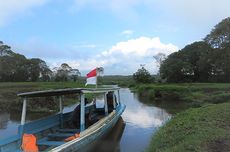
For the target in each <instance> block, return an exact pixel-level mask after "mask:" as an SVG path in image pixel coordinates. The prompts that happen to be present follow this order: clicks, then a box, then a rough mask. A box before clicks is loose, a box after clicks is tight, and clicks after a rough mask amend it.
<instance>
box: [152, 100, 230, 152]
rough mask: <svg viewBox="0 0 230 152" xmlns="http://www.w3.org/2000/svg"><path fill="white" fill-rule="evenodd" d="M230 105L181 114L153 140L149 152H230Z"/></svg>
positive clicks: (225, 104) (187, 111)
mask: <svg viewBox="0 0 230 152" xmlns="http://www.w3.org/2000/svg"><path fill="white" fill-rule="evenodd" d="M229 109H230V103H223V104H217V105H207V106H204V107H200V108H192V109H189V110H186V111H184V112H182V113H179V114H177V115H176V116H175V118H173V119H172V120H171V121H170V122H168V123H167V125H165V126H163V127H162V128H160V129H159V131H158V132H157V133H156V134H155V135H154V136H153V139H152V142H151V145H150V146H149V148H148V150H147V151H148V152H153V151H154V152H155V151H159V152H163V151H164V152H171V151H191V152H192V151H198V152H204V151H229V149H230V142H229V141H230V132H229V130H230V117H229V116H230V110H229Z"/></svg>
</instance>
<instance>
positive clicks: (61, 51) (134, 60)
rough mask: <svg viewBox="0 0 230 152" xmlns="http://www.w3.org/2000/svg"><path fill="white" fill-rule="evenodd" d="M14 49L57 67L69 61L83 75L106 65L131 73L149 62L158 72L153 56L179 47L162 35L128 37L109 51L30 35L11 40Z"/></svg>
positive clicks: (107, 68)
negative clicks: (29, 36) (18, 41)
mask: <svg viewBox="0 0 230 152" xmlns="http://www.w3.org/2000/svg"><path fill="white" fill-rule="evenodd" d="M10 45H11V46H13V50H15V51H16V52H18V51H17V50H19V51H21V50H23V51H22V52H18V53H22V54H25V55H27V57H39V58H41V59H43V60H45V61H46V62H47V63H48V65H50V66H51V68H53V67H58V66H60V65H61V64H62V63H67V64H69V65H70V66H71V67H73V68H77V69H79V70H80V72H81V73H82V74H83V75H84V74H85V73H86V72H87V71H89V70H91V69H93V68H95V67H101V66H102V67H104V68H105V75H106V74H122V75H127V74H132V73H134V72H135V71H136V70H137V69H138V68H139V67H140V64H146V66H145V67H146V68H147V69H148V70H149V71H150V72H151V73H156V72H157V70H158V67H157V65H156V63H155V62H154V60H153V56H154V55H156V54H158V53H164V54H166V55H168V54H170V53H172V52H175V51H177V50H178V47H177V46H175V45H173V44H171V43H168V44H167V43H163V42H161V40H160V38H159V37H144V36H143V37H139V38H135V39H129V40H127V41H122V42H118V43H117V44H115V45H113V46H111V47H110V49H108V50H106V51H99V52H98V51H95V49H94V48H92V49H88V48H81V49H80V50H79V49H78V48H73V47H72V46H59V45H57V44H50V43H49V44H47V43H44V42H41V41H39V40H38V39H36V38H31V39H30V40H28V41H27V42H25V43H17V44H10Z"/></svg>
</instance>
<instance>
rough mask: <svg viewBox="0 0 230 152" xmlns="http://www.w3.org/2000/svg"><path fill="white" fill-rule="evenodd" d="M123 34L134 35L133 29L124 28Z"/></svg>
mask: <svg viewBox="0 0 230 152" xmlns="http://www.w3.org/2000/svg"><path fill="white" fill-rule="evenodd" d="M121 34H122V35H132V34H133V31H132V30H124V31H122V32H121Z"/></svg>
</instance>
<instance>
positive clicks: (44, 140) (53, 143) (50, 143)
mask: <svg viewBox="0 0 230 152" xmlns="http://www.w3.org/2000/svg"><path fill="white" fill-rule="evenodd" d="M64 143H65V142H64V141H52V140H48V138H47V137H45V138H42V139H40V140H38V141H37V145H46V146H60V145H62V144H64Z"/></svg>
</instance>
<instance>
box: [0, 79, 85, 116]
mask: <svg viewBox="0 0 230 152" xmlns="http://www.w3.org/2000/svg"><path fill="white" fill-rule="evenodd" d="M83 86H84V84H83V83H74V82H16V83H9V82H8V83H0V110H1V111H12V110H20V109H21V106H22V102H21V101H20V99H19V98H18V97H17V94H18V93H22V92H28V91H37V90H49V89H61V88H74V87H83ZM74 98H75V96H67V97H66V98H65V102H64V103H65V105H69V104H72V103H74V102H76V101H75V100H74ZM44 100H45V102H44ZM55 100H56V99H55V98H52V97H47V98H34V99H33V101H30V102H29V104H28V109H29V111H34V112H36V111H47V110H48V109H51V110H57V108H58V104H57V103H58V102H56V101H55ZM44 103H45V104H44ZM34 107H36V108H34Z"/></svg>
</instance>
